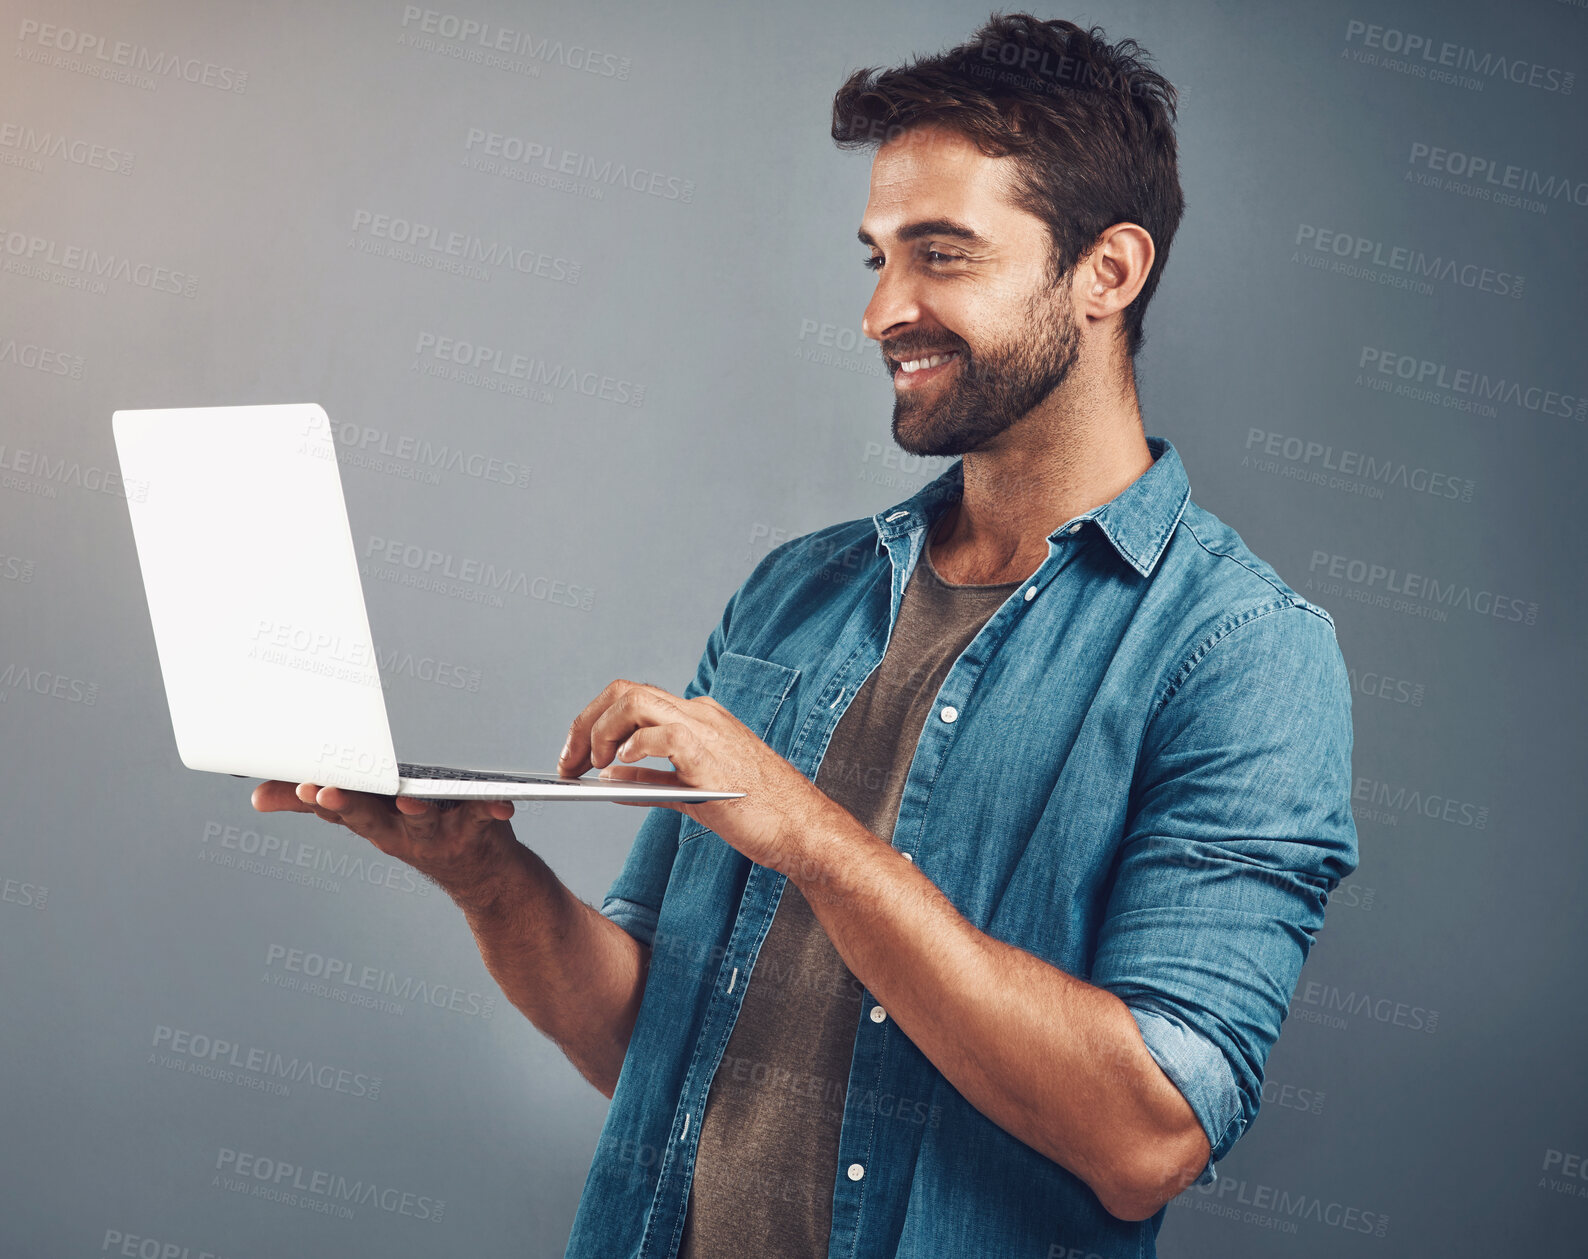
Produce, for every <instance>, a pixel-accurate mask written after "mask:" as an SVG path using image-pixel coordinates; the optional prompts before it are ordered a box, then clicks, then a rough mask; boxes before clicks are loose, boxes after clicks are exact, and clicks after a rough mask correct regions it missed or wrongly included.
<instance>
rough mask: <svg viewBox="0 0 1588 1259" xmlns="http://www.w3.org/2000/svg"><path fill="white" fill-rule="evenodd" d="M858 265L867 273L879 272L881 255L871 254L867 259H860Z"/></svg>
mask: <svg viewBox="0 0 1588 1259" xmlns="http://www.w3.org/2000/svg"><path fill="white" fill-rule="evenodd" d="M860 265H861V266H863V267H864V268H865V269H866V270H867V271H881V270H882V255H881V254H872V255H871V257H869V258H862V259H861V260H860Z"/></svg>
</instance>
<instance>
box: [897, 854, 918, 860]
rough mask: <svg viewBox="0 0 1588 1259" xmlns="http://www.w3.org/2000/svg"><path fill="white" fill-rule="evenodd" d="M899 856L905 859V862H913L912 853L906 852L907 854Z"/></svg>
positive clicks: (913, 856)
mask: <svg viewBox="0 0 1588 1259" xmlns="http://www.w3.org/2000/svg"><path fill="white" fill-rule="evenodd" d="M900 855H901V856H903V858H904V859H905V860H906V861H914V860H915V855H914V854H913V853H908V852H907V853H902V854H900Z"/></svg>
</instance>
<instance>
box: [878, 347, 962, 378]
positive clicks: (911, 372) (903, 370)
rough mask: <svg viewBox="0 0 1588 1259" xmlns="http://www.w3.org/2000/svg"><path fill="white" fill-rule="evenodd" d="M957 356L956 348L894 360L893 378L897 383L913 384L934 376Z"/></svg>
mask: <svg viewBox="0 0 1588 1259" xmlns="http://www.w3.org/2000/svg"><path fill="white" fill-rule="evenodd" d="M957 358H959V351H958V350H948V351H945V352H942V353H938V354H926V355H923V356H921V357H920V358H907V359H900V360H896V361H895V362H894V366H893V379H894V381H895V382H896V383H898V384H905V383H909V384H914V383H915V382H916V381H917V380H925V379H928V378H929V377H932V376H935V375H936V374H937V373H938V372H939V371H940V370H941V369H942V368H944V367H946V366H947V365H948V364H950V363H952V362H954V360H956V359H957Z"/></svg>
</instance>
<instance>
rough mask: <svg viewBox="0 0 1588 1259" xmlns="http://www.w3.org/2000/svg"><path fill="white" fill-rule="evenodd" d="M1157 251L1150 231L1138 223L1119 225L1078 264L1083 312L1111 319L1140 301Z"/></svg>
mask: <svg viewBox="0 0 1588 1259" xmlns="http://www.w3.org/2000/svg"><path fill="white" fill-rule="evenodd" d="M1156 256H1157V251H1156V249H1155V247H1154V246H1153V243H1152V237H1151V236H1150V235H1149V234H1148V232H1147V229H1146V228H1144V227H1142V226H1140V225H1139V224H1136V223H1115V224H1114V225H1113V226H1112V227H1109V228H1106V229H1105V230H1104V231H1103V232H1102V234H1101V235H1100V236H1098V238H1097V242H1096V243H1095V244H1094V245H1093V246H1092V248H1091V249H1090V250H1089V251H1088V252H1087V253H1086V254H1085V256H1084V257H1082V259H1081V260H1080V262H1078V263H1077V264H1076V267H1075V280H1076V285H1077V290H1078V291H1077V292H1076V298H1077V301H1078V306H1079V312H1080V313H1081V314H1083V315H1084V316H1086V318H1088V319H1107V318H1109V317H1110V316H1111V315H1116V314H1118V313H1119V312H1120V311H1122V310H1124V309H1125V307H1127V306H1129V305H1130V304H1131V303H1132V302H1133V301H1135V300H1136V295H1137V294H1138V293H1140V292H1141V288H1142V285H1144V284H1146V283H1147V273H1148V272H1150V271H1151V270H1152V262H1153V259H1154V258H1155V257H1156Z"/></svg>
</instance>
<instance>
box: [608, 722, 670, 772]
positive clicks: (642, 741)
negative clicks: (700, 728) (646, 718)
mask: <svg viewBox="0 0 1588 1259" xmlns="http://www.w3.org/2000/svg"><path fill="white" fill-rule="evenodd" d="M688 733H689V728H688V727H687V726H685V725H684V724H683V723H682V722H678V721H669V722H664V723H663V724H661V725H657V726H641V727H640V728H639V729H638V730H636V731H635V732H634V733H633V734H631V735H630V736H629V737H628V738H627V739H625V740H623V742H622V743H620V744H618V747H617V751H616V753H615V755H614V759H613V764H614V765H616V764H617V763H618V762H619V761H643V760H644V759H645V758H646V757H647V756H661V757H666V758H667V759H668V760H672V756H673V752H674V750H675V747H676V745H677V744H679V743H681V742H682V741H683V740H684V739H685V738H686V737H687V735H688ZM675 768H677V766H676V765H675Z"/></svg>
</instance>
